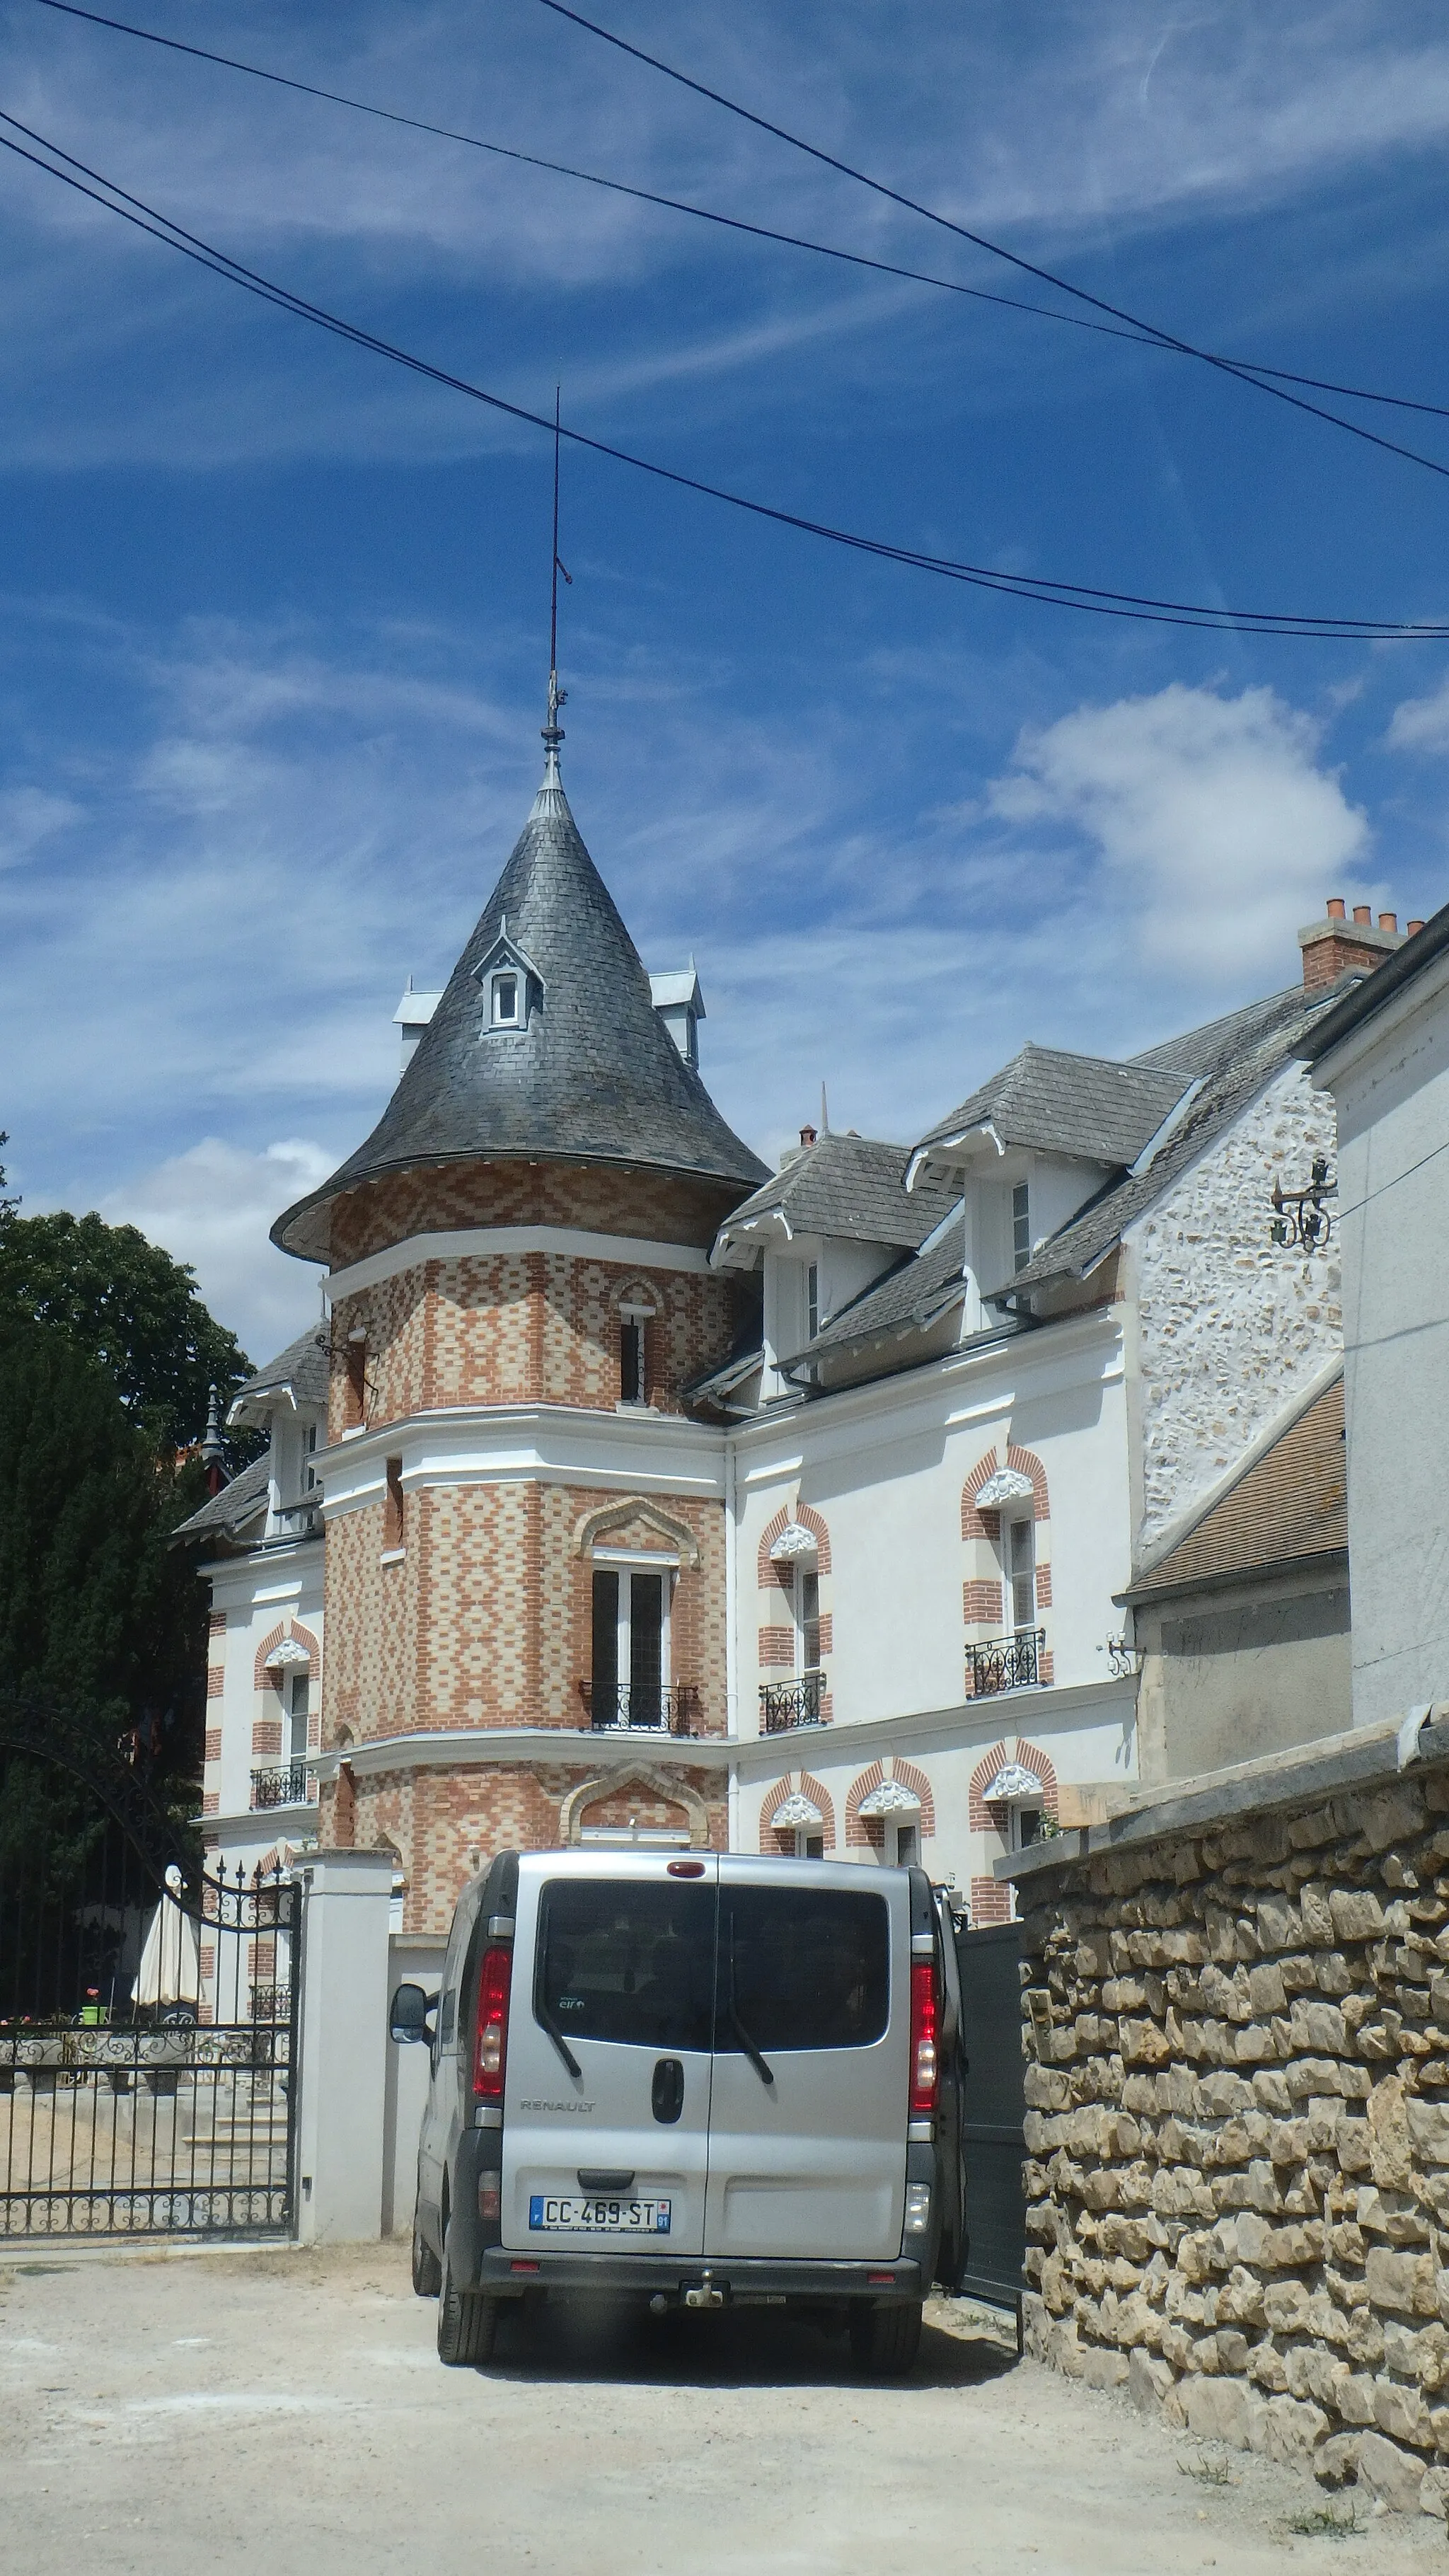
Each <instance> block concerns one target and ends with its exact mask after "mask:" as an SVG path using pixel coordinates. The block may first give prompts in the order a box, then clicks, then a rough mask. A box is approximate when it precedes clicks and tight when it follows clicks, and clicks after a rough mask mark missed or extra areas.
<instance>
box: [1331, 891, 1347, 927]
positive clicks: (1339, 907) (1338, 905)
mask: <svg viewBox="0 0 1449 2576" xmlns="http://www.w3.org/2000/svg"><path fill="white" fill-rule="evenodd" d="M1328 918H1329V920H1330V921H1342V920H1343V918H1344V910H1343V897H1342V895H1341V894H1331V895H1330V896H1329V898H1328Z"/></svg>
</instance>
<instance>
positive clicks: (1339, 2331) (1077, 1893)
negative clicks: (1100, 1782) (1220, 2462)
mask: <svg viewBox="0 0 1449 2576" xmlns="http://www.w3.org/2000/svg"><path fill="white" fill-rule="evenodd" d="M1431 1734H1432V1736H1433V1737H1434V1738H1435V1739H1436V1740H1437V1739H1440V1738H1443V1737H1444V1736H1446V1734H1449V1729H1446V1728H1444V1727H1443V1726H1442V1725H1440V1726H1435V1727H1433V1728H1432V1729H1431ZM1392 1759H1393V1747H1392V1741H1391V1742H1390V1747H1389V1762H1390V1764H1391V1763H1392ZM1144 1821H1145V1820H1139V1838H1138V1839H1137V1840H1136V1841H1135V1842H1134V1843H1133V1844H1131V1845H1130V1846H1129V1847H1127V1848H1123V1849H1121V1850H1118V1851H1115V1852H1112V1851H1104V1852H1102V1853H1101V1854H1100V1856H1093V1855H1092V1854H1090V1853H1088V1854H1087V1855H1086V1856H1084V1857H1080V1858H1077V1859H1075V1860H1073V1861H1072V1862H1070V1863H1069V1864H1068V1865H1066V1866H1064V1867H1060V1868H1058V1867H1051V1868H1049V1869H1047V1870H1045V1871H1044V1872H1042V1874H1040V1875H1039V1876H1036V1877H1034V1878H1029V1879H1026V1880H1025V1881H1024V1882H1023V1884H1022V1885H1021V1887H1020V1890H1019V1901H1020V1905H1021V1909H1022V1917H1023V1952H1024V1955H1023V1969H1022V1976H1023V2030H1024V2044H1025V2048H1026V2054H1027V2068H1026V2100H1027V2128H1026V2142H1027V2164H1026V2192H1027V2234H1028V2253H1027V2273H1028V2278H1029V2281H1030V2283H1031V2290H1030V2294H1029V2296H1028V2300H1027V2339H1028V2349H1029V2350H1031V2351H1032V2352H1034V2353H1036V2354H1037V2355H1038V2356H1039V2357H1040V2358H1042V2359H1044V2360H1047V2361H1049V2362H1052V2363H1055V2364H1056V2365H1057V2366H1058V2367H1059V2368H1061V2369H1063V2370H1065V2371H1067V2372H1069V2373H1070V2374H1072V2375H1073V2376H1076V2377H1081V2378H1083V2379H1085V2380H1087V2381H1089V2382H1092V2383H1093V2384H1096V2385H1098V2386H1114V2385H1116V2384H1118V2383H1126V2384H1127V2385H1128V2389H1129V2393H1130V2394H1131V2395H1133V2396H1134V2397H1136V2398H1137V2399H1138V2401H1139V2403H1142V2404H1143V2405H1145V2406H1148V2407H1160V2408H1161V2409H1162V2411H1163V2412H1164V2413H1165V2415H1166V2416H1167V2418H1168V2420H1169V2422H1171V2423H1172V2424H1174V2425H1176V2426H1178V2427H1181V2428H1185V2429H1186V2430H1187V2431H1189V2432H1191V2433H1194V2434H1197V2435H1199V2436H1200V2437H1202V2438H1204V2439H1211V2438H1216V2439H1220V2440H1223V2441H1226V2442H1229V2443H1232V2444H1236V2445H1238V2446H1241V2447H1245V2448H1250V2449H1254V2450H1262V2451H1266V2452H1268V2453H1269V2454H1271V2455H1273V2456H1275V2457H1277V2458H1280V2459H1283V2460H1286V2461H1291V2462H1298V2463H1301V2464H1302V2465H1304V2466H1305V2467H1308V2468H1311V2469H1312V2470H1313V2471H1314V2472H1315V2473H1316V2475H1317V2476H1318V2478H1319V2479H1320V2480H1321V2481H1322V2482H1323V2483H1324V2484H1327V2485H1344V2484H1358V2485H1361V2486H1362V2487H1363V2488H1365V2489H1367V2490H1368V2491H1370V2492H1371V2493H1372V2494H1373V2495H1374V2496H1375V2497H1377V2498H1381V2499H1383V2501H1384V2502H1385V2503H1386V2504H1388V2505H1389V2506H1391V2507H1394V2508H1397V2509H1400V2510H1410V2509H1413V2508H1416V2507H1417V2508H1421V2509H1422V2510H1424V2511H1425V2512H1430V2513H1434V2514H1438V2515H1441V2516H1442V2515H1444V2514H1445V2512H1446V2509H1449V1760H1446V1759H1444V1758H1443V1747H1442V1746H1441V1748H1440V1758H1438V1759H1436V1760H1435V1761H1433V1762H1432V1763H1428V1764H1416V1765H1414V1766H1413V1767H1412V1768H1411V1769H1410V1770H1408V1771H1406V1772H1405V1773H1404V1774H1403V1775H1402V1776H1398V1777H1391V1778H1388V1779H1386V1780H1382V1781H1380V1782H1379V1783H1376V1784H1370V1785H1368V1786H1365V1787H1354V1788H1349V1789H1340V1790H1338V1791H1337V1792H1335V1793H1334V1794H1332V1795H1329V1796H1327V1797H1323V1796H1321V1795H1320V1796H1318V1797H1317V1798H1316V1799H1312V1800H1308V1801H1300V1802H1299V1803H1298V1804H1296V1805H1290V1806H1287V1807H1283V1806H1278V1807H1276V1808H1274V1809H1272V1810H1270V1811H1268V1812H1264V1811H1263V1810H1262V1809H1261V1808H1260V1809H1259V1810H1258V1811H1257V1812H1250V1813H1248V1814H1245V1815H1242V1816H1239V1817H1236V1818H1231V1819H1229V1820H1227V1821H1223V1822H1219V1823H1217V1824H1213V1825H1210V1826H1208V1827H1207V1828H1205V1829H1201V1830H1192V1831H1188V1830H1182V1829H1179V1830H1177V1831H1175V1832H1167V1833H1163V1834H1161V1835H1160V1836H1154V1837H1153V1838H1151V1839H1146V1838H1143V1837H1142V1834H1141V1826H1142V1823H1143V1822H1144ZM1053 1857H1054V1855H1053Z"/></svg>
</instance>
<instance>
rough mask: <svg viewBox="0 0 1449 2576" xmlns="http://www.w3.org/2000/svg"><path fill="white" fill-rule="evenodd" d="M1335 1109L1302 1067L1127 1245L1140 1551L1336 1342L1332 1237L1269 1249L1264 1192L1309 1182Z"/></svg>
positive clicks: (1167, 1197)
mask: <svg viewBox="0 0 1449 2576" xmlns="http://www.w3.org/2000/svg"><path fill="white" fill-rule="evenodd" d="M1335 1133H1336V1131H1335V1125H1334V1111H1333V1103H1332V1100H1331V1099H1330V1098H1329V1096H1328V1094H1327V1093H1326V1092H1320V1091H1315V1090H1314V1088H1313V1085H1312V1082H1311V1080H1310V1078H1309V1075H1308V1071H1307V1068H1306V1066H1302V1065H1293V1066H1290V1067H1289V1068H1288V1069H1287V1070H1286V1071H1285V1072H1282V1073H1280V1074H1278V1075H1277V1076H1276V1077H1275V1079H1274V1080H1273V1081H1272V1082H1271V1083H1270V1084H1269V1085H1268V1087H1267V1089H1266V1090H1265V1091H1264V1093H1263V1095H1262V1097H1261V1098H1260V1099H1259V1100H1257V1101H1255V1102H1254V1103H1253V1104H1252V1106H1251V1107H1250V1108H1248V1109H1246V1110H1245V1111H1244V1112H1243V1115H1242V1116H1241V1117H1240V1118H1239V1119H1238V1120H1237V1121H1236V1123H1235V1124H1234V1125H1233V1126H1232V1127H1231V1128H1230V1129H1229V1130H1228V1132H1227V1134H1226V1135H1224V1136H1220V1137H1219V1138H1218V1140H1217V1142H1216V1143H1215V1144H1214V1145H1213V1146H1212V1147H1211V1148H1210V1149H1209V1151H1208V1152H1207V1153H1206V1154H1204V1155H1203V1156H1202V1157H1201V1159H1200V1160H1199V1161H1198V1162H1197V1163H1196V1164H1194V1165H1193V1166H1192V1168H1191V1169H1190V1170H1188V1171H1186V1172H1184V1173H1183V1174H1182V1176H1181V1178H1180V1179H1179V1180H1178V1181H1176V1182H1175V1183H1174V1184H1173V1186H1172V1188H1171V1189H1170V1190H1168V1191H1167V1192H1166V1193H1165V1194H1164V1196H1163V1197H1162V1198H1161V1199H1160V1200H1159V1201H1158V1202H1157V1203H1156V1205H1155V1206H1154V1207H1153V1208H1152V1209H1151V1210H1150V1211H1149V1212H1148V1214H1147V1215H1146V1216H1144V1217H1143V1218H1142V1219H1141V1221H1140V1223H1139V1225H1138V1226H1137V1227H1136V1228H1134V1230H1133V1232H1132V1233H1131V1235H1130V1236H1129V1238H1128V1242H1129V1247H1130V1253H1131V1258H1132V1262H1133V1264H1134V1266H1135V1271H1136V1281H1137V1325H1138V1339H1137V1369H1138V1384H1137V1404H1138V1408H1139V1425H1140V1436H1141V1446H1142V1494H1141V1498H1140V1508H1141V1519H1140V1523H1139V1526H1138V1530H1137V1538H1136V1547H1135V1550H1134V1553H1135V1554H1136V1555H1139V1556H1140V1554H1141V1553H1142V1551H1143V1550H1144V1549H1145V1548H1146V1547H1148V1546H1149V1545H1151V1543H1152V1542H1153V1541H1154V1540H1155V1539H1156V1538H1158V1537H1159V1536H1160V1535H1161V1534H1162V1533H1163V1532H1164V1531H1165V1530H1166V1529H1168V1528H1169V1527H1170V1526H1171V1525H1172V1524H1174V1523H1175V1522H1177V1521H1179V1520H1181V1519H1182V1518H1183V1516H1184V1515H1185V1514H1186V1513H1187V1511H1188V1510H1189V1509H1190V1507H1191V1505H1192V1504H1193V1503H1194V1501H1196V1500H1197V1499H1198V1498H1200V1497H1201V1496H1204V1495H1206V1494H1207V1493H1209V1492H1210V1491H1211V1489H1212V1488H1213V1487H1214V1486H1215V1485H1216V1484H1218V1483H1219V1482H1220V1481H1221V1480H1222V1478H1223V1476H1224V1475H1225V1474H1226V1473H1227V1471H1228V1469H1229V1468H1230V1467H1232V1466H1233V1465H1234V1464H1235V1463H1236V1461H1237V1460H1238V1459H1240V1458H1241V1457H1242V1455H1243V1452H1244V1451H1245V1450H1246V1449H1247V1448H1248V1447H1249V1445H1250V1444H1251V1442H1252V1441H1253V1440H1254V1439H1256V1438H1257V1436H1258V1434H1259V1433H1260V1432H1261V1431H1264V1430H1266V1429H1267V1428H1268V1426H1269V1425H1270V1424H1271V1423H1272V1422H1273V1421H1274V1420H1275V1419H1276V1418H1277V1417H1278V1415H1279V1414H1281V1413H1282V1412H1283V1410H1284V1409H1285V1407H1286V1406H1287V1405H1289V1404H1290V1403H1291V1402H1292V1401H1293V1398H1294V1397H1295V1396H1296V1395H1298V1394H1300V1393H1303V1392H1306V1390H1307V1389H1308V1387H1309V1386H1310V1385H1311V1384H1312V1381H1313V1379H1314V1378H1315V1377H1316V1376H1317V1375H1318V1374H1319V1372H1320V1371H1321V1370H1322V1368H1323V1366H1324V1364H1325V1362H1326V1361H1327V1360H1329V1359H1331V1358H1332V1357H1333V1356H1334V1355H1335V1354H1336V1353H1337V1352H1339V1351H1341V1349H1342V1347H1343V1319H1342V1313H1341V1309H1340V1304H1339V1266H1338V1252H1337V1246H1336V1243H1335V1244H1333V1245H1331V1246H1330V1249H1329V1251H1328V1252H1327V1253H1319V1254H1315V1255H1308V1254H1304V1253H1302V1252H1298V1253H1295V1252H1294V1251H1293V1250H1292V1249H1291V1247H1289V1246H1287V1245H1279V1244H1275V1243H1272V1242H1270V1240H1269V1233H1268V1229H1269V1226H1270V1224H1271V1222H1272V1209H1271V1207H1270V1205H1269V1197H1270V1193H1271V1191H1272V1187H1273V1183H1274V1181H1275V1180H1281V1182H1282V1184H1283V1187H1284V1188H1285V1190H1286V1189H1301V1188H1302V1187H1303V1186H1304V1184H1305V1183H1306V1182H1307V1179H1308V1175H1309V1170H1310V1167H1311V1165H1312V1162H1313V1158H1314V1156H1315V1154H1325V1155H1327V1157H1328V1161H1329V1168H1330V1170H1332V1168H1333V1161H1334V1155H1335V1151H1336V1144H1335Z"/></svg>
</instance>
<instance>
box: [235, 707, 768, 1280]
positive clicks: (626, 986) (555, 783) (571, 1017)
mask: <svg viewBox="0 0 1449 2576" xmlns="http://www.w3.org/2000/svg"><path fill="white" fill-rule="evenodd" d="M561 739H562V736H561V734H560V733H559V730H558V727H557V724H556V723H550V725H549V726H548V728H547V730H546V731H545V734H544V740H545V742H546V743H547V745H548V754H547V760H546V763H545V768H544V776H543V783H542V785H541V786H540V788H539V791H538V794H537V796H536V797H535V798H534V801H533V810H532V812H531V813H530V815H529V818H528V821H527V822H526V823H525V825H524V827H523V831H522V833H521V834H520V836H519V840H518V843H517V846H516V847H515V849H514V852H513V856H512V857H511V858H510V860H509V862H508V865H507V867H506V868H505V869H504V871H503V874H502V876H501V877H500V878H499V880H498V883H497V885H496V886H495V887H494V889H493V892H492V894H491V895H490V897H489V899H488V903H487V905H486V907H485V909H484V912H483V915H482V918H481V920H480V921H479V923H478V926H477V928H476V930H475V931H474V933H473V936H472V938H471V939H470V940H469V942H468V945H467V947H466V948H465V949H464V951H463V954H462V956H461V957H460V958H459V960H458V963H457V965H456V966H455V967H454V969H453V972H452V975H451V976H450V977H449V980H448V985H447V989H446V991H445V992H444V994H443V997H442V1000H441V1001H440V1002H439V1004H438V1007H437V1009H436V1011H435V1012H434V1014H433V1017H432V1019H431V1021H430V1022H429V1024H428V1026H427V1028H426V1029H425V1030H424V1032H423V1035H422V1037H421V1038H420V1039H419V1041H418V1044H417V1048H416V1050H415V1052H414V1054H413V1057H412V1060H411V1062H410V1063H409V1065H408V1067H407V1070H406V1072H405V1073H404V1075H403V1077H402V1080H401V1081H400V1082H399V1084H398V1087H397V1089H396V1091H395V1092H394V1093H393V1096H392V1098H391V1100H390V1101H389V1102H388V1105H387V1108H386V1109H385V1110H384V1112H383V1114H382V1117H381V1119H380V1120H379V1121H378V1124H377V1126H376V1127H375V1128H374V1129H373V1131H372V1134H371V1135H370V1136H369V1137H368V1139H367V1142H366V1144H364V1145H360V1146H359V1147H358V1149H357V1151H356V1153H354V1154H352V1155H350V1156H349V1157H348V1159H347V1161H346V1162H345V1163H343V1164H342V1165H341V1166H340V1168H339V1169H338V1170H337V1171H335V1172H334V1173H333V1174H332V1177H331V1179H330V1180H328V1181H325V1182H324V1183H323V1185H322V1187H321V1188H320V1189H319V1190H313V1191H312V1192H311V1193H310V1194H309V1195H308V1196H307V1197H306V1198H304V1199H299V1200H298V1201H297V1203H296V1205H295V1206H294V1207H290V1208H288V1209H287V1210H286V1212H285V1214H283V1215H282V1216H280V1217H278V1219H277V1222H276V1224H275V1225H274V1226H273V1228H272V1241H273V1242H274V1243H276V1244H279V1245H280V1246H281V1248H282V1250H283V1251H284V1252H295V1253H297V1254H298V1255H300V1257H301V1258H302V1259H304V1260H314V1261H316V1260H325V1259H326V1258H327V1257H328V1251H327V1246H328V1234H329V1211H330V1208H331V1204H332V1202H333V1200H334V1199H336V1198H337V1197H338V1196H339V1195H340V1194H341V1193H342V1192H343V1191H344V1190H350V1189H355V1188H356V1187H357V1186H358V1185H359V1184H360V1183H362V1182H365V1181H371V1180H378V1179H381V1178H382V1177H383V1176H384V1175H385V1174H387V1173H389V1172H397V1171H403V1170H406V1169H408V1168H410V1167H411V1168H416V1167H417V1166H419V1165H430V1164H442V1163H451V1162H457V1161H462V1160H468V1161H476V1160H485V1161H507V1160H520V1159H521V1160H527V1161H530V1162H539V1161H544V1160H549V1161H558V1162H566V1163H569V1162H572V1163H614V1164H630V1165H634V1166H636V1167H637V1166H641V1165H642V1166H645V1167H648V1168H651V1169H654V1170H663V1171H668V1172H678V1173H681V1174H692V1175H695V1176H697V1177H699V1178H701V1179H706V1180H717V1181H723V1182H731V1183H735V1184H737V1185H738V1186H739V1188H740V1190H741V1192H743V1191H745V1190H750V1189H753V1188H754V1187H755V1186H756V1185H757V1184H758V1182H760V1181H761V1180H763V1179H764V1178H765V1166H764V1165H763V1164H762V1163H761V1162H759V1161H758V1159H757V1158H756V1156H755V1155H754V1154H752V1153H751V1152H750V1149H749V1147H748V1146H747V1145H745V1144H742V1143H741V1141H740V1139H739V1137H738V1136H736V1135H735V1134H734V1132H733V1130H732V1129H731V1128H730V1127H728V1126H726V1124H725V1121H724V1120H723V1118H722V1117H721V1116H720V1114H719V1111H718V1110H717V1109H716V1107H715V1105H714V1102H713V1101H712V1100H711V1099H710V1096H709V1094H708V1092H707V1091H706V1090H705V1087H704V1084H703V1083H702V1082H701V1080H700V1078H699V1075H698V1074H697V1073H696V1072H695V1071H694V1069H693V1067H692V1066H690V1065H689V1064H687V1063H686V1062H685V1060H684V1058H683V1056H682V1055H681V1054H680V1052H679V1050H678V1048H677V1047H676V1046H675V1044H674V1041H673V1039H672V1038H671V1037H670V1035H669V1033H668V1031H667V1029H666V1028H665V1027H664V1026H663V1024H662V1022H661V1020H660V1018H659V1016H658V1013H657V1012H656V1010H655V1008H654V1004H653V1001H652V998H651V995H650V989H649V977H648V975H647V973H646V972H645V969H644V966H643V964H642V962H641V960H640V957H639V952H638V950H637V949H636V948H635V946H634V942H633V940H632V939H631V938H630V936H629V933H628V931H627V930H626V929H625V927H624V924H623V921H622V920H621V919H620V916H619V913H618V911H617V909H616V907H615V905H614V902H613V899H612V897H611V896H610V894H609V891H608V888H607V887H606V886H605V884H604V881H603V879H602V877H601V876H600V875H599V872H598V869H597V868H596V867H595V865H594V863H593V860H592V859H591V858H590V856H589V853H588V851H587V850H586V848H585V847H584V842H583V838H582V835H581V833H580V831H579V828H578V825H577V823H576V822H575V821H574V818H573V815H572V813H571V812H570V810H569V803H568V798H567V797H566V796H565V794H564V791H563V785H562V782H561V780H560V778H559V771H558V744H559V742H560V740H561ZM509 978H512V979H513V989H512V991H510V990H509V986H508V979H509ZM510 1007H511V1010H512V1013H513V1014H515V1015H516V1016H515V1017H513V1018H510V1017H509V1011H510Z"/></svg>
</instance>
